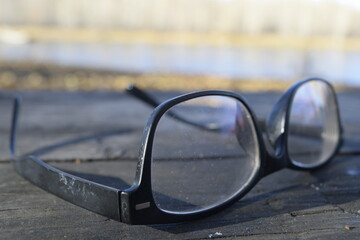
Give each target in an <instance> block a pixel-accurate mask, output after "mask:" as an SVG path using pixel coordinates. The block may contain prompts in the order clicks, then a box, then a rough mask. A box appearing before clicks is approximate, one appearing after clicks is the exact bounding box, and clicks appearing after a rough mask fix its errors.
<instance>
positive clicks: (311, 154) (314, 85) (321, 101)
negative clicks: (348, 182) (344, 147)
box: [287, 80, 340, 167]
mask: <svg viewBox="0 0 360 240" xmlns="http://www.w3.org/2000/svg"><path fill="white" fill-rule="evenodd" d="M338 121H339V120H338V115H337V108H336V98H335V96H334V93H333V91H332V90H331V88H330V87H329V85H327V84H326V83H324V82H322V81H317V80H313V81H309V82H307V83H305V84H303V85H302V86H301V87H300V88H299V89H298V90H297V92H296V93H295V96H294V98H293V101H292V105H291V110H290V116H289V134H288V143H287V144H288V152H289V156H290V159H291V160H292V161H293V163H294V164H295V165H298V166H301V167H313V166H317V165H320V164H322V163H324V162H325V161H327V160H328V158H329V157H330V156H331V155H332V153H333V152H334V150H335V148H336V146H337V142H338V139H339V136H340V128H339V123H338Z"/></svg>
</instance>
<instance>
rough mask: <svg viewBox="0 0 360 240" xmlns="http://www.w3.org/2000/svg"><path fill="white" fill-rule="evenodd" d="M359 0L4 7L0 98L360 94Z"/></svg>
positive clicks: (76, 0) (25, 2)
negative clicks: (65, 93) (131, 92)
mask: <svg viewBox="0 0 360 240" xmlns="http://www.w3.org/2000/svg"><path fill="white" fill-rule="evenodd" d="M359 22H360V2H359V1H356V0H92V1H85V0H62V1H56V0H0V88H1V89H65V90H96V89H100V90H122V89H124V88H125V87H126V86H127V85H128V84H130V83H135V84H138V85H140V86H142V87H146V88H152V89H161V90H171V89H177V90H193V89H210V88H217V89H230V90H239V89H242V90H247V91H258V90H280V89H284V88H285V87H287V86H289V85H290V84H291V83H292V82H294V81H296V80H298V79H301V78H303V77H308V76H317V77H323V78H325V79H328V80H329V81H331V82H332V83H334V84H336V85H337V86H341V87H345V88H349V87H359V86H360V80H359V76H360V67H359V63H360V27H359Z"/></svg>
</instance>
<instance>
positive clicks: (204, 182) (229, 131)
mask: <svg viewBox="0 0 360 240" xmlns="http://www.w3.org/2000/svg"><path fill="white" fill-rule="evenodd" d="M168 111H171V112H172V113H176V114H177V115H179V116H181V117H182V118H184V119H186V120H187V121H190V122H193V123H195V124H198V125H201V126H204V127H203V128H201V127H196V126H194V125H190V124H186V123H183V122H181V121H178V120H175V119H173V118H171V117H170V115H171V114H164V115H163V116H162V118H161V119H160V121H159V123H158V126H157V129H156V133H155V138H154V144H153V156H152V169H151V178H152V182H151V184H152V191H153V196H154V199H155V203H156V205H157V206H158V207H159V208H160V209H162V210H164V211H168V212H175V213H189V212H194V211H199V210H204V209H207V208H210V207H213V206H215V205H218V204H221V203H223V202H225V201H227V200H229V199H230V198H231V197H233V196H234V195H235V194H237V193H239V192H240V191H241V190H243V188H244V186H246V184H247V183H248V182H249V181H250V180H251V179H252V178H253V177H254V176H255V174H256V173H257V171H258V169H259V167H260V160H259V145H258V139H257V135H256V131H255V127H254V123H253V121H252V118H251V116H250V113H249V111H248V110H247V108H246V107H245V106H244V105H243V104H242V103H241V102H240V101H239V100H237V99H235V98H232V97H227V96H217V95H216V96H215V95H212V96H203V97H198V98H194V99H191V100H188V101H185V102H182V103H180V104H178V105H176V106H174V107H172V108H171V109H170V110H168ZM211 129H212V130H211Z"/></svg>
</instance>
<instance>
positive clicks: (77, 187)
mask: <svg viewBox="0 0 360 240" xmlns="http://www.w3.org/2000/svg"><path fill="white" fill-rule="evenodd" d="M20 102H21V99H20V98H19V97H14V102H13V110H12V119H11V129H10V138H9V150H10V155H11V157H12V163H13V165H14V167H15V170H16V171H17V172H18V173H19V174H20V175H21V176H23V177H24V178H26V179H27V180H29V181H30V182H32V183H33V184H35V185H36V186H38V187H40V188H42V189H44V190H46V191H48V192H50V193H52V194H54V195H56V196H58V197H60V198H62V199H65V200H66V201H68V202H71V203H73V204H75V205H78V206H80V207H83V208H86V209H88V210H90V211H93V212H96V213H98V214H101V215H103V216H105V217H108V218H111V219H115V220H117V221H121V217H120V216H121V209H120V192H121V191H120V190H119V189H115V188H112V187H108V186H105V185H102V184H98V183H95V182H92V181H88V180H86V179H83V178H80V177H77V176H75V175H72V174H69V173H66V172H63V171H61V170H59V169H56V168H54V167H52V166H50V165H49V164H47V163H45V162H43V161H41V160H40V158H38V157H36V156H30V155H27V156H17V154H16V133H17V128H18V120H19V114H20Z"/></svg>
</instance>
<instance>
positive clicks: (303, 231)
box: [0, 92, 360, 239]
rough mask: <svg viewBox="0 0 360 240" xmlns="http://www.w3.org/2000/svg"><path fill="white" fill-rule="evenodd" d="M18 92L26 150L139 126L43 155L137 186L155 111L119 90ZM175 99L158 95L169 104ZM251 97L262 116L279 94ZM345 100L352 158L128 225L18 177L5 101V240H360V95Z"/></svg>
mask: <svg viewBox="0 0 360 240" xmlns="http://www.w3.org/2000/svg"><path fill="white" fill-rule="evenodd" d="M4 94H5V95H6V94H9V93H4ZM21 94H22V96H23V102H24V104H23V108H22V116H21V123H20V124H21V126H22V127H21V129H20V134H19V135H20V136H19V150H20V152H21V153H25V152H31V151H32V150H34V149H36V148H41V147H44V146H50V145H53V144H57V143H59V142H63V143H65V142H67V141H66V140H68V139H74V138H80V137H86V136H90V135H91V134H92V133H97V132H111V131H113V132H114V130H127V129H134V131H133V132H131V133H129V134H122V135H119V136H112V137H110V138H107V139H95V140H89V141H85V142H81V143H79V142H78V143H77V144H71V145H68V146H66V145H65V144H64V146H63V148H59V149H57V150H55V151H53V152H50V153H47V154H45V155H44V156H43V159H45V160H47V161H51V162H52V164H53V165H55V166H56V167H59V168H61V169H65V170H66V169H67V170H69V171H71V172H76V173H77V174H78V175H79V176H81V177H84V178H88V179H90V180H94V181H98V182H101V183H104V184H108V185H113V184H119V182H121V183H122V184H123V185H124V187H126V186H129V185H130V184H131V182H132V181H133V177H134V173H135V164H136V157H137V154H138V147H139V143H140V139H141V134H142V127H143V126H144V124H145V122H146V119H147V116H148V115H149V114H150V112H151V109H150V108H148V107H147V106H145V105H144V104H142V103H139V102H137V101H136V100H134V99H133V98H131V97H129V96H127V95H124V94H122V93H56V92H54V93H21ZM174 94H175V93H167V94H158V95H159V97H160V98H163V99H165V98H168V97H170V96H173V95H174ZM245 96H246V98H247V100H248V102H249V103H250V105H251V106H252V107H253V108H254V110H255V112H256V113H257V115H258V116H265V115H266V114H267V113H268V112H269V111H270V109H271V106H272V105H273V103H274V102H275V101H276V99H277V97H278V94H275V93H257V94H245ZM339 101H340V108H341V115H342V119H343V122H344V128H345V139H346V141H345V146H344V148H343V149H342V151H343V152H347V153H346V154H345V155H344V154H343V155H342V156H338V157H336V158H335V160H334V161H333V162H332V163H331V164H329V165H327V166H326V167H325V168H323V169H321V170H318V171H315V172H299V171H292V170H282V171H280V172H278V173H275V174H273V175H270V176H268V177H266V178H264V179H263V180H262V181H261V182H260V183H259V184H258V185H257V186H256V187H255V188H254V189H253V190H252V191H251V192H250V193H249V194H248V195H247V196H246V198H244V199H243V200H241V201H238V202H237V203H236V204H234V205H233V206H231V207H229V208H228V209H226V210H224V211H222V212H220V213H218V214H215V215H213V216H210V217H207V218H204V219H200V220H197V221H192V222H185V223H177V224H163V225H150V226H129V225H126V224H123V223H119V222H115V221H112V220H109V219H106V218H104V217H102V216H99V215H97V214H94V213H92V212H89V211H87V210H85V209H82V208H79V207H77V206H74V205H72V204H70V203H68V202H66V201H64V200H62V199H59V198H57V197H55V196H53V195H51V194H49V193H47V192H45V191H43V190H41V189H39V188H38V187H36V186H34V185H32V184H31V183H29V182H28V181H26V180H24V179H23V178H22V177H21V176H19V175H18V174H16V173H15V172H14V170H13V168H12V166H11V164H10V163H9V156H8V155H7V128H8V123H9V119H10V110H11V109H10V107H9V104H10V102H8V101H5V100H4V101H2V102H1V103H0V110H1V116H0V123H1V124H0V134H1V136H0V137H1V145H0V150H1V155H0V157H1V160H0V239H165V238H170V239H177V238H178V239H207V238H215V237H216V238H229V239H234V238H241V239H357V238H360V156H358V155H357V152H360V134H359V133H360V122H359V118H358V116H359V114H358V112H359V111H358V110H357V109H358V108H359V105H360V93H359V92H347V93H341V94H339ZM80 140H81V139H80ZM75 143H76V142H75Z"/></svg>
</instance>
